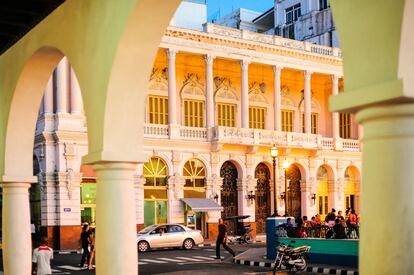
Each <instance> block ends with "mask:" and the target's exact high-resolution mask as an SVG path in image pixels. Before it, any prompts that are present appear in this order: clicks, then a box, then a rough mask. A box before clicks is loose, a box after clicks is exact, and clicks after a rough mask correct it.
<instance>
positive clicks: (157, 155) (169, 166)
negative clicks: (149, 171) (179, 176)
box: [141, 153, 174, 176]
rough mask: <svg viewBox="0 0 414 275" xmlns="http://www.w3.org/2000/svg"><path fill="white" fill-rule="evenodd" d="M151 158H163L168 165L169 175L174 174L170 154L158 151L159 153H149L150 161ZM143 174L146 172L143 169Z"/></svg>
mask: <svg viewBox="0 0 414 275" xmlns="http://www.w3.org/2000/svg"><path fill="white" fill-rule="evenodd" d="M151 158H159V159H161V160H162V161H163V162H164V163H165V165H166V166H167V169H168V171H167V175H168V176H172V175H173V173H174V171H173V164H172V162H171V161H170V158H169V157H168V156H166V155H165V154H164V153H157V154H153V155H149V156H148V161H150V159H151ZM141 173H142V174H143V173H144V172H143V171H142V172H141Z"/></svg>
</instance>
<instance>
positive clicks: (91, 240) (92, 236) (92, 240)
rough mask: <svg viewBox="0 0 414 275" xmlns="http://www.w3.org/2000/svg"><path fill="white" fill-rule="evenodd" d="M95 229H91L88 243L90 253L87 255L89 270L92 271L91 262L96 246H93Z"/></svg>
mask: <svg viewBox="0 0 414 275" xmlns="http://www.w3.org/2000/svg"><path fill="white" fill-rule="evenodd" d="M95 230H96V229H95V228H92V230H91V234H90V235H89V241H90V243H91V251H90V255H89V270H93V265H92V263H93V260H94V258H95V249H96V246H95V236H96V235H95V234H96V233H95Z"/></svg>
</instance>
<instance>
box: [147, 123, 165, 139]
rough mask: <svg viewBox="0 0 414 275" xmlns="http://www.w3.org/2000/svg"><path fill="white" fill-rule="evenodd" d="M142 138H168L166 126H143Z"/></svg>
mask: <svg viewBox="0 0 414 275" xmlns="http://www.w3.org/2000/svg"><path fill="white" fill-rule="evenodd" d="M144 136H145V137H148V138H166V139H167V138H168V137H169V130H168V125H163V124H149V123H147V124H144Z"/></svg>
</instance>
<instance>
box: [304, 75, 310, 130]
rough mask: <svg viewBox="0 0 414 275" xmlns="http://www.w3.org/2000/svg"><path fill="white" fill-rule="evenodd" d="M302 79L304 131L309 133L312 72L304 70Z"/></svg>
mask: <svg viewBox="0 0 414 275" xmlns="http://www.w3.org/2000/svg"><path fill="white" fill-rule="evenodd" d="M303 75H304V80H305V86H304V89H303V98H304V106H305V108H304V109H305V112H304V120H305V133H306V134H310V133H311V130H312V129H311V127H312V123H311V75H312V72H310V71H305V72H304V74H303Z"/></svg>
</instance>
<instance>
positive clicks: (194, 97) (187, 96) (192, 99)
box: [181, 73, 205, 127]
mask: <svg viewBox="0 0 414 275" xmlns="http://www.w3.org/2000/svg"><path fill="white" fill-rule="evenodd" d="M181 100H182V106H183V108H182V112H183V124H184V126H189V127H204V109H205V106H204V102H205V92H204V84H203V83H201V80H200V77H199V76H198V75H197V74H195V73H189V74H187V75H186V76H185V79H184V82H183V87H182V89H181Z"/></svg>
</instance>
